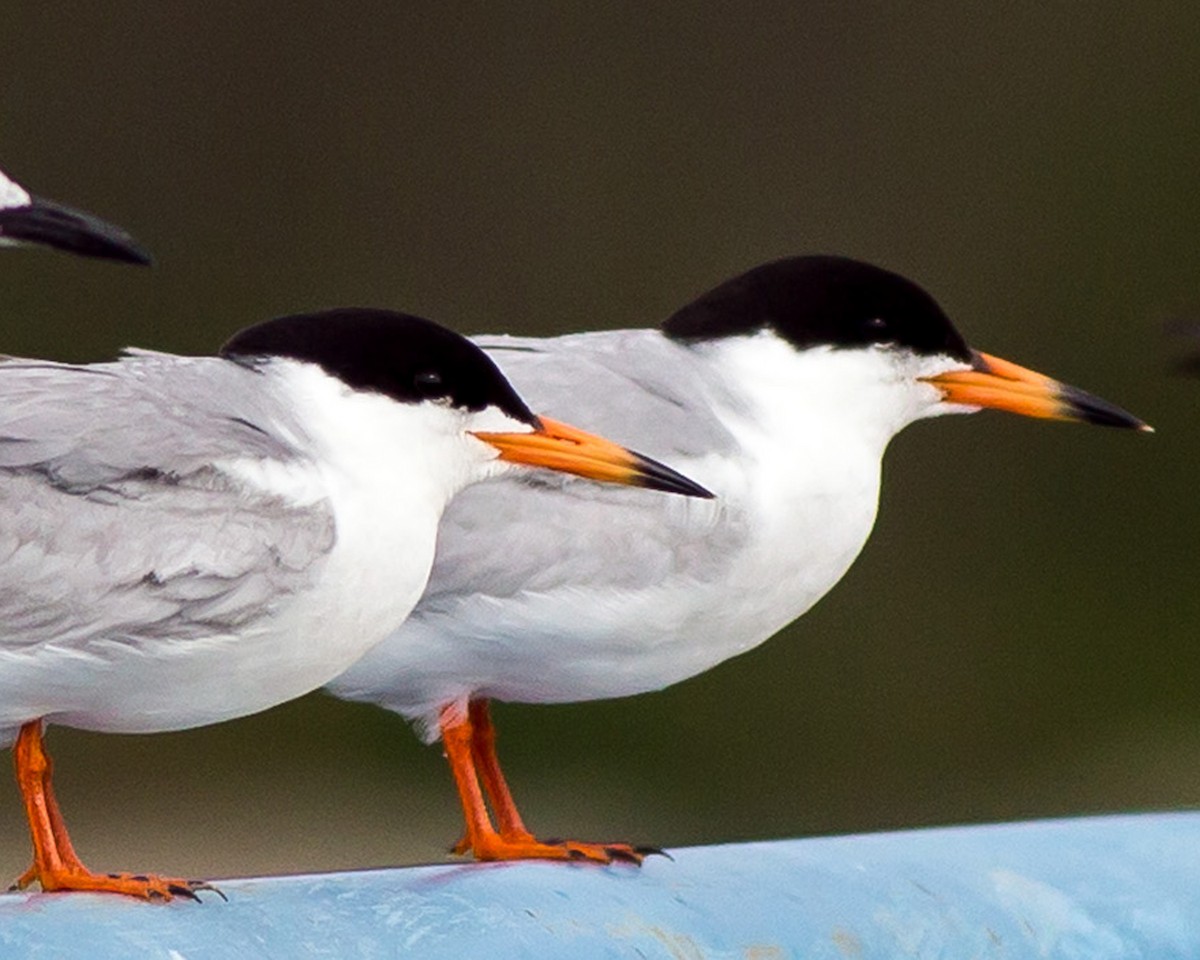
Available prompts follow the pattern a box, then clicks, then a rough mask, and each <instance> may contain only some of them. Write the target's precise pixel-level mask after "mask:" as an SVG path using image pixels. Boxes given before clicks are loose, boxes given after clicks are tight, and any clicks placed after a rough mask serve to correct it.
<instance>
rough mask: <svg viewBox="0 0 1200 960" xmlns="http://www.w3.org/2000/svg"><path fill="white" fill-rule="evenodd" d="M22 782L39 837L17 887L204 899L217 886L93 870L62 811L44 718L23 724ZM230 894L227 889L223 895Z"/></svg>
mask: <svg viewBox="0 0 1200 960" xmlns="http://www.w3.org/2000/svg"><path fill="white" fill-rule="evenodd" d="M13 761H14V763H15V765H16V769H17V786H18V787H19V788H20V790H21V798H22V800H24V802H25V816H26V817H27V819H28V820H29V832H30V835H31V837H32V839H33V865H32V866H31V867H30V868H29V869H28V870H26V871H25V872H24V873H23V874H21V876H20V877H19V878H18V879H17V882H16V883H15V884H14V887H15V888H17V889H24V888H25V887H27V886H29V885H30V884H32V883H34V882H35V881H36V882H37V883H38V884H39V885H40V886H41V888H42V889H43V890H44V891H46V892H47V893H49V892H51V891H55V890H89V891H93V892H97V893H124V894H127V895H128V896H131V897H141V898H143V899H145V900H172V899H174V898H175V897H187V898H189V899H191V900H199V899H200V898H199V897H198V896H197V895H196V894H197V892H198V891H200V890H213V891H215V892H216V893H220V891H219V890H217V888H216V887H213V886H212V885H210V884H207V883H203V882H201V881H197V880H178V879H173V878H169V877H158V876H154V875H153V874H137V875H134V874H128V873H120V874H118V873H108V874H103V873H93V872H92V871H91V870H89V869H88V868H87V867H85V866H84V865H83V863H82V862H80V860H79V857H78V856H77V855H76V853H75V848H74V846H73V845H72V843H71V838H70V836H68V834H67V827H66V824H65V823H64V822H63V817H62V812H61V811H60V810H59V807H58V801H57V800H56V799H55V796H54V787H53V784H52V782H51V770H52V764H51V760H50V755H49V754H48V753H46V749H45V746H44V744H43V742H42V722H41V721H40V720H34V721H33V722H31V723H27V724H25V725H24V726H23V727H21V732H20V734H19V735H18V736H17V742H16V743H15V744H13ZM222 896H224V894H222Z"/></svg>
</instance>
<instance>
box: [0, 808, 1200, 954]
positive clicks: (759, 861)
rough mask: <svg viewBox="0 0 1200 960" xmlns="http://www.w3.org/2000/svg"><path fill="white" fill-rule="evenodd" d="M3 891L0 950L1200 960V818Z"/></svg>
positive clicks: (1161, 816)
mask: <svg viewBox="0 0 1200 960" xmlns="http://www.w3.org/2000/svg"><path fill="white" fill-rule="evenodd" d="M672 855H673V856H674V858H675V859H674V861H670V860H666V859H664V858H661V857H654V858H651V859H649V860H648V861H647V862H646V865H645V866H644V867H643V868H642V869H641V870H638V869H635V868H631V867H627V866H613V867H595V866H590V865H587V864H551V863H517V864H493V865H488V864H461V865H459V864H453V865H441V866H427V867H412V868H407V869H399V870H379V871H364V872H361V873H340V874H326V875H315V876H299V877H274V878H266V879H251V880H227V881H223V882H222V883H221V887H222V889H223V890H224V891H225V893H226V894H227V895H228V896H229V902H228V903H223V902H222V901H221V900H220V899H218V898H215V897H214V896H213V895H211V894H208V895H206V897H207V899H206V902H205V903H203V904H196V903H185V902H175V903H171V904H166V905H161V904H148V903H141V902H136V901H130V900H124V899H121V898H117V897H103V896H93V895H77V894H70V895H45V894H10V895H7V896H0V957H2V958H5V960H7V958H9V957H13V958H22V960H26V958H28V960H40V958H55V960H59V958H72V957H81V958H84V957H86V958H88V960H107V958H116V957H120V958H122V960H125V958H131V957H132V958H138V960H143V958H145V960H160V958H161V960H216V958H220V960H226V958H239V960H241V958H244V960H256V958H278V960H307V958H312V957H328V958H338V960H343V958H357V957H362V958H387V957H421V958H432V960H437V958H448V960H471V958H476V957H483V958H487V960H500V958H507V957H555V958H557V957H563V958H577V957H578V958H587V957H647V958H657V957H662V958H672V960H681V958H682V960H698V958H702V957H721V958H733V957H737V958H743V960H775V958H785V957H804V958H837V960H843V958H871V957H921V958H925V957H939V958H941V957H945V958H955V960H967V958H1016V957H1038V958H1043V957H1067V958H1080V960H1084V958H1086V960H1103V958H1109V957H1122V958H1129V957H1153V958H1168V957H1189V958H1200V813H1178V814H1153V815H1140V816H1118V817H1096V818H1089V819H1079V820H1059V821H1045V822H1034V823H1018V824H1008V825H999V826H983V827H955V828H945V829H936V830H915V831H907V832H902V833H887V834H870V835H863V836H851V837H833V838H822V839H811V840H788V841H778V842H773V843H747V844H736V845H728V846H714V847H694V848H689V849H682V850H674V851H672Z"/></svg>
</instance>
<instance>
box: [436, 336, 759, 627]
mask: <svg viewBox="0 0 1200 960" xmlns="http://www.w3.org/2000/svg"><path fill="white" fill-rule="evenodd" d="M474 340H475V342H476V343H477V344H478V345H479V346H481V347H483V348H484V349H485V350H486V351H487V352H488V354H489V356H491V357H492V359H494V360H495V361H496V362H497V364H499V366H500V368H501V369H502V370H503V371H504V373H505V375H506V376H508V377H509V379H510V380H511V381H512V382H513V385H514V386H515V387H516V388H517V390H518V392H519V393H520V394H521V395H522V396H523V397H524V398H525V399H526V401H527V402H528V403H529V405H530V408H531V409H533V410H534V411H535V412H537V413H544V414H546V415H548V416H552V417H555V418H556V419H562V420H566V421H568V422H570V423H574V424H577V425H579V426H581V427H583V428H584V429H587V430H593V431H596V432H598V433H600V434H602V435H603V436H607V437H610V438H612V439H614V440H616V441H617V442H619V443H622V444H625V445H627V446H629V447H631V448H633V449H635V450H637V451H639V452H640V453H644V454H646V455H648V456H651V457H654V458H655V459H658V460H662V461H663V462H664V463H666V464H668V465H669V466H673V467H676V468H677V469H680V470H683V472H685V473H687V474H688V475H689V476H693V477H694V478H695V479H697V480H699V481H700V482H701V483H708V482H709V479H706V471H705V460H706V459H708V460H712V461H714V463H715V461H716V459H717V458H719V456H720V455H721V454H722V453H727V452H729V451H731V450H733V449H734V448H735V446H736V441H735V439H734V438H733V436H732V435H731V434H730V432H729V430H728V429H727V427H726V426H725V425H724V424H723V423H722V422H721V421H720V420H719V419H718V418H717V417H716V416H715V415H714V413H713V410H714V408H716V407H718V406H721V405H725V406H726V407H728V408H730V409H735V408H736V406H737V400H736V399H735V398H733V397H731V396H727V395H726V393H725V390H724V387H723V385H722V384H721V383H720V382H719V381H716V380H715V379H714V378H713V377H712V375H711V373H710V372H709V371H708V369H707V368H706V367H705V365H704V364H701V363H698V362H697V361H696V358H695V355H694V354H693V353H692V352H691V351H690V350H689V349H688V348H686V347H681V346H679V345H677V344H674V343H672V342H671V341H669V340H667V339H666V338H664V337H663V336H662V335H661V334H659V333H658V332H657V331H653V330H626V331H613V332H607V333H587V334H576V335H572V336H565V337H556V338H553V339H532V338H516V337H476V338H474ZM722 509H723V507H722V505H721V503H720V501H719V500H718V501H715V502H713V501H699V500H690V499H687V498H684V497H676V496H669V495H665V494H654V493H651V492H649V491H645V490H627V489H622V488H617V487H611V486H601V485H599V484H595V483H590V482H588V481H585V480H577V479H575V478H569V477H565V476H563V475H561V474H556V473H554V474H552V473H548V472H545V473H537V474H532V475H523V476H522V477H520V478H514V477H505V478H500V479H498V480H494V481H491V482H488V483H483V484H477V485H475V486H474V487H471V488H469V489H467V490H465V491H464V492H463V493H461V494H459V496H457V497H456V498H455V499H454V501H453V502H452V503H451V504H450V507H449V509H448V510H447V512H446V514H445V515H444V517H443V519H442V525H441V528H440V533H439V540H438V553H437V559H436V560H435V562H434V568H433V573H432V575H431V577H430V581H429V586H428V588H427V590H426V593H425V596H424V597H423V598H422V600H421V604H420V605H419V606H418V608H417V610H416V612H415V614H414V616H416V617H417V619H420V617H421V616H422V615H423V613H424V612H425V611H428V610H429V609H431V608H436V607H438V606H439V604H440V603H441V602H442V601H444V600H445V601H449V602H454V600H455V599H456V598H462V597H464V596H468V595H481V596H483V597H491V598H499V597H507V596H512V595H514V594H516V593H521V592H534V593H535V592H539V591H546V590H552V589H554V588H555V587H557V586H559V585H561V584H564V583H565V584H578V583H587V584H588V585H589V586H594V587H596V588H598V589H603V588H605V587H613V588H618V589H619V588H621V587H625V586H629V587H636V586H640V585H642V584H644V583H646V582H647V579H648V578H652V579H662V578H664V577H667V576H671V575H673V574H684V575H690V576H696V577H702V578H703V577H706V576H710V575H713V574H714V571H712V570H707V569H705V566H706V565H708V564H711V563H712V562H713V558H714V557H719V556H720V555H721V551H716V550H713V549H712V547H711V541H709V546H708V548H707V549H704V550H696V549H691V548H690V544H692V543H696V542H698V541H699V540H700V539H703V538H705V537H709V536H711V535H712V534H713V530H714V528H716V527H717V524H716V518H717V516H718V515H719V512H720V511H721V510H722ZM648 518H649V519H650V520H652V522H648ZM721 528H722V531H723V532H722V534H721V535H723V536H738V535H739V534H738V532H737V525H736V524H722V525H721ZM614 557H619V558H620V562H614Z"/></svg>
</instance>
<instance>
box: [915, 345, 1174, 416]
mask: <svg viewBox="0 0 1200 960" xmlns="http://www.w3.org/2000/svg"><path fill="white" fill-rule="evenodd" d="M922 379H923V380H924V381H925V382H926V383H930V384H933V386H935V387H937V388H938V389H939V390H941V391H942V396H943V398H944V399H945V401H946V402H947V403H958V404H962V405H963V406H967V407H991V408H993V409H995V410H1007V411H1009V412H1010V413H1019V414H1021V415H1022V416H1024V417H1039V418H1042V419H1045V420H1073V421H1075V422H1076V423H1096V424H1100V425H1101V426H1105V427H1126V428H1128V429H1130V430H1140V431H1142V432H1143V433H1153V432H1154V428H1153V427H1151V426H1150V425H1149V424H1147V423H1144V422H1143V421H1141V420H1139V419H1138V418H1137V417H1135V416H1133V415H1132V414H1130V413H1127V412H1125V411H1124V410H1122V409H1121V408H1120V407H1117V406H1114V405H1113V404H1111V403H1109V402H1108V401H1107V400H1101V399H1100V398H1099V397H1095V396H1092V394H1090V393H1086V392H1084V391H1083V390H1080V389H1079V388H1078V387H1072V386H1069V385H1068V384H1065V383H1059V382H1058V381H1057V380H1052V379H1050V378H1049V377H1047V376H1046V375H1045V374H1042V373H1037V372H1035V371H1033V370H1026V369H1025V368H1024V367H1019V366H1017V365H1016V364H1015V363H1010V362H1009V361H1007V360H1001V359H1000V358H999V357H992V356H989V355H988V354H986V353H978V352H976V353H975V357H974V363H973V364H972V366H971V369H970V370H956V371H953V372H951V373H942V374H939V375H938V376H936V377H923V378H922Z"/></svg>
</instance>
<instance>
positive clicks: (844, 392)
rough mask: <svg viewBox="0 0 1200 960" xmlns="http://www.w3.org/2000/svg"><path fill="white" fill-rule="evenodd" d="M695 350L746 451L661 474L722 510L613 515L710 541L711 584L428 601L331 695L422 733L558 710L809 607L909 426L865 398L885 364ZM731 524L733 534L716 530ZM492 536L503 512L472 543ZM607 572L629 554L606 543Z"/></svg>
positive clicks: (616, 691) (647, 685) (675, 578)
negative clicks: (441, 717)
mask: <svg viewBox="0 0 1200 960" xmlns="http://www.w3.org/2000/svg"><path fill="white" fill-rule="evenodd" d="M704 349H706V350H708V351H709V361H710V362H711V363H712V364H714V365H715V366H716V367H717V369H719V371H720V372H721V374H722V375H723V377H724V379H725V381H726V385H727V386H728V388H729V394H730V395H731V396H733V397H734V398H736V399H737V400H738V401H739V402H738V403H737V409H733V407H732V405H731V406H730V408H729V409H721V410H719V411H718V413H719V416H720V417H721V419H722V421H723V422H725V424H726V425H727V426H728V427H729V429H730V430H731V432H732V433H733V434H734V436H735V437H736V438H737V439H738V441H739V443H740V445H741V448H740V450H739V451H738V453H737V455H736V456H726V457H716V456H707V457H697V458H690V459H686V460H676V461H674V462H672V464H671V465H672V466H674V467H675V468H677V469H679V470H681V471H682V472H683V473H685V474H687V475H689V476H691V477H693V478H694V479H696V480H698V481H699V482H700V483H702V484H704V485H705V486H707V487H708V488H709V489H711V490H713V491H714V492H715V493H716V494H717V497H718V499H717V501H715V502H714V503H695V502H692V503H688V502H685V501H682V500H680V499H679V498H670V497H653V496H647V498H646V500H645V504H646V507H645V509H644V511H642V512H640V513H638V514H636V515H634V518H633V520H631V519H630V516H631V515H630V513H629V512H628V511H626V512H623V513H622V514H620V516H621V521H620V522H623V523H630V522H636V523H637V524H639V525H640V527H641V529H642V530H643V531H644V535H645V536H647V537H650V536H655V535H656V534H657V533H658V531H659V530H660V529H661V527H662V525H663V524H664V523H665V522H670V523H672V524H678V523H680V522H684V523H688V524H693V525H694V529H695V530H697V531H699V533H700V534H701V535H700V536H698V537H691V538H689V539H691V540H692V541H694V542H692V543H690V544H689V546H688V549H692V550H695V549H700V550H703V549H706V546H705V545H706V544H710V545H711V546H710V547H709V549H711V550H713V551H714V552H716V551H722V553H720V554H719V555H714V556H712V557H710V558H708V559H709V560H710V561H711V562H709V563H704V564H691V565H690V566H691V567H692V568H697V567H699V568H705V569H708V570H719V571H720V575H719V576H710V577H705V578H703V579H700V578H695V577H689V576H685V575H670V574H668V575H667V576H665V577H663V578H661V579H660V578H657V577H648V578H647V580H646V581H645V582H644V583H643V584H641V585H640V586H638V587H634V588H627V589H621V590H615V589H611V588H607V587H605V588H596V587H594V586H592V585H591V584H590V583H589V582H588V581H587V580H581V582H578V583H566V584H562V585H561V586H558V587H555V588H552V589H545V590H537V591H529V592H525V593H520V594H518V595H516V596H512V597H504V598H490V597H486V596H480V595H478V594H476V595H471V596H461V597H450V598H440V599H439V601H438V604H437V610H436V611H435V612H432V613H430V612H427V611H426V610H425V604H422V613H421V615H420V616H419V617H418V618H414V620H412V621H410V622H409V623H408V624H406V625H405V627H404V629H403V630H402V631H401V633H400V634H399V635H398V636H396V637H393V638H390V639H389V641H388V642H387V643H386V644H385V645H383V646H381V647H380V648H378V649H377V650H376V651H374V652H373V653H372V654H371V655H370V656H368V657H367V658H366V659H365V660H364V661H362V662H361V663H360V664H359V665H358V666H356V667H355V668H354V669H353V670H352V671H351V672H350V674H349V675H347V676H346V677H343V678H341V679H339V681H338V682H337V683H336V684H335V685H334V686H333V689H334V692H335V693H338V694H339V695H342V696H348V697H351V698H355V699H365V700H373V701H375V702H380V703H383V704H384V705H386V706H388V707H390V708H392V709H395V710H398V711H399V712H401V713H404V714H405V715H406V716H409V717H410V718H417V719H421V720H423V721H424V722H425V723H426V724H427V725H428V724H429V722H430V721H431V719H432V718H433V716H434V715H435V713H436V710H437V708H438V706H439V705H441V704H444V703H446V702H450V701H453V700H456V699H459V698H461V697H464V696H471V695H476V696H488V697H495V698H498V699H504V700H516V701H526V702H554V701H575V700H586V699H595V698H605V697H615V696H624V695H629V694H633V693H640V692H645V691H649V690H655V689H659V688H661V687H664V686H667V685H669V684H672V683H675V682H678V681H679V680H682V679H685V678H687V677H690V676H694V675H695V674H697V673H700V672H702V671H704V670H706V669H708V668H710V667H711V666H713V665H714V664H717V663H719V662H721V661H722V660H725V659H727V658H728V657H730V656H733V655H735V654H738V653H741V652H744V651H746V650H749V649H751V648H753V647H754V646H757V645H758V644H760V643H762V642H763V641H764V640H766V639H767V638H768V637H770V636H771V635H772V634H773V633H775V632H776V631H777V630H779V629H780V628H781V627H783V626H785V625H786V624H788V623H789V622H791V621H792V620H793V619H795V618H796V617H798V616H800V615H801V614H803V613H804V612H805V611H807V610H808V609H809V608H810V607H811V606H812V605H813V604H814V603H815V602H816V601H817V600H818V599H820V597H821V596H823V595H824V594H825V593H826V592H827V591H828V590H829V589H830V588H831V587H832V586H833V585H834V584H835V583H836V582H837V581H838V580H839V579H840V578H841V577H842V575H843V574H844V573H845V572H846V570H847V569H848V568H849V566H850V564H851V563H852V562H853V560H854V558H855V557H856V556H857V555H858V553H859V551H860V550H861V549H862V546H863V544H864V543H865V541H866V538H867V536H868V535H869V533H870V530H871V527H872V525H873V523H874V518H875V511H876V506H877V503H878V496H879V473H880V460H881V458H882V455H883V451H884V448H885V446H886V444H887V441H888V439H889V438H890V437H891V435H892V433H893V432H894V429H898V426H897V425H896V423H895V421H896V420H903V418H904V416H905V414H904V413H902V412H897V410H896V405H895V404H894V403H893V404H890V405H888V406H887V408H886V409H887V412H886V413H885V414H882V415H881V414H879V413H878V410H879V400H880V397H879V396H878V395H875V394H873V393H871V392H870V391H871V389H872V385H873V384H874V383H875V382H876V380H878V379H879V375H880V368H881V364H882V366H883V367H886V363H883V362H882V361H880V360H878V359H876V358H873V357H864V356H863V354H862V353H861V352H854V353H851V352H845V353H842V354H834V353H830V352H827V351H822V352H820V353H816V352H808V353H805V354H798V353H797V352H796V351H795V350H793V349H792V348H791V347H790V346H788V345H787V344H785V343H783V342H781V341H779V340H777V339H775V338H774V337H772V336H764V337H761V338H753V339H751V338H742V339H740V340H737V341H728V342H721V343H718V344H714V345H712V346H710V347H707V348H704ZM847 398H849V402H846V401H847ZM904 422H906V421H904ZM900 425H902V423H901V424H900ZM591 509H593V510H596V511H599V510H603V509H605V507H604V505H603V504H601V503H596V504H595V505H594V506H593V507H592V508H591ZM615 516H616V514H614V517H615ZM681 517H682V518H683V520H682V521H681ZM732 529H737V530H739V531H740V530H742V529H744V535H741V533H739V535H738V536H732V537H731V536H722V533H723V532H726V531H728V530H732ZM504 535H505V527H504V522H503V517H497V520H496V523H495V525H494V527H488V528H486V529H480V530H477V531H476V532H475V536H476V537H486V536H496V537H502V536H504ZM636 535H637V534H636V533H635V534H634V536H636ZM616 542H618V543H619V542H620V541H619V540H617V541H616ZM731 542H732V543H736V544H737V545H736V546H735V547H732V548H731V547H730V546H729V544H730V543H731ZM602 562H604V563H607V564H618V565H621V564H627V563H628V562H630V559H629V558H628V557H626V556H623V555H622V553H621V552H620V550H619V549H614V550H613V551H612V552H611V553H610V554H608V555H606V556H605V557H604V558H603V561H602ZM680 566H683V565H680ZM599 579H600V580H601V581H602V580H603V578H599ZM610 579H611V578H610Z"/></svg>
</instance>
